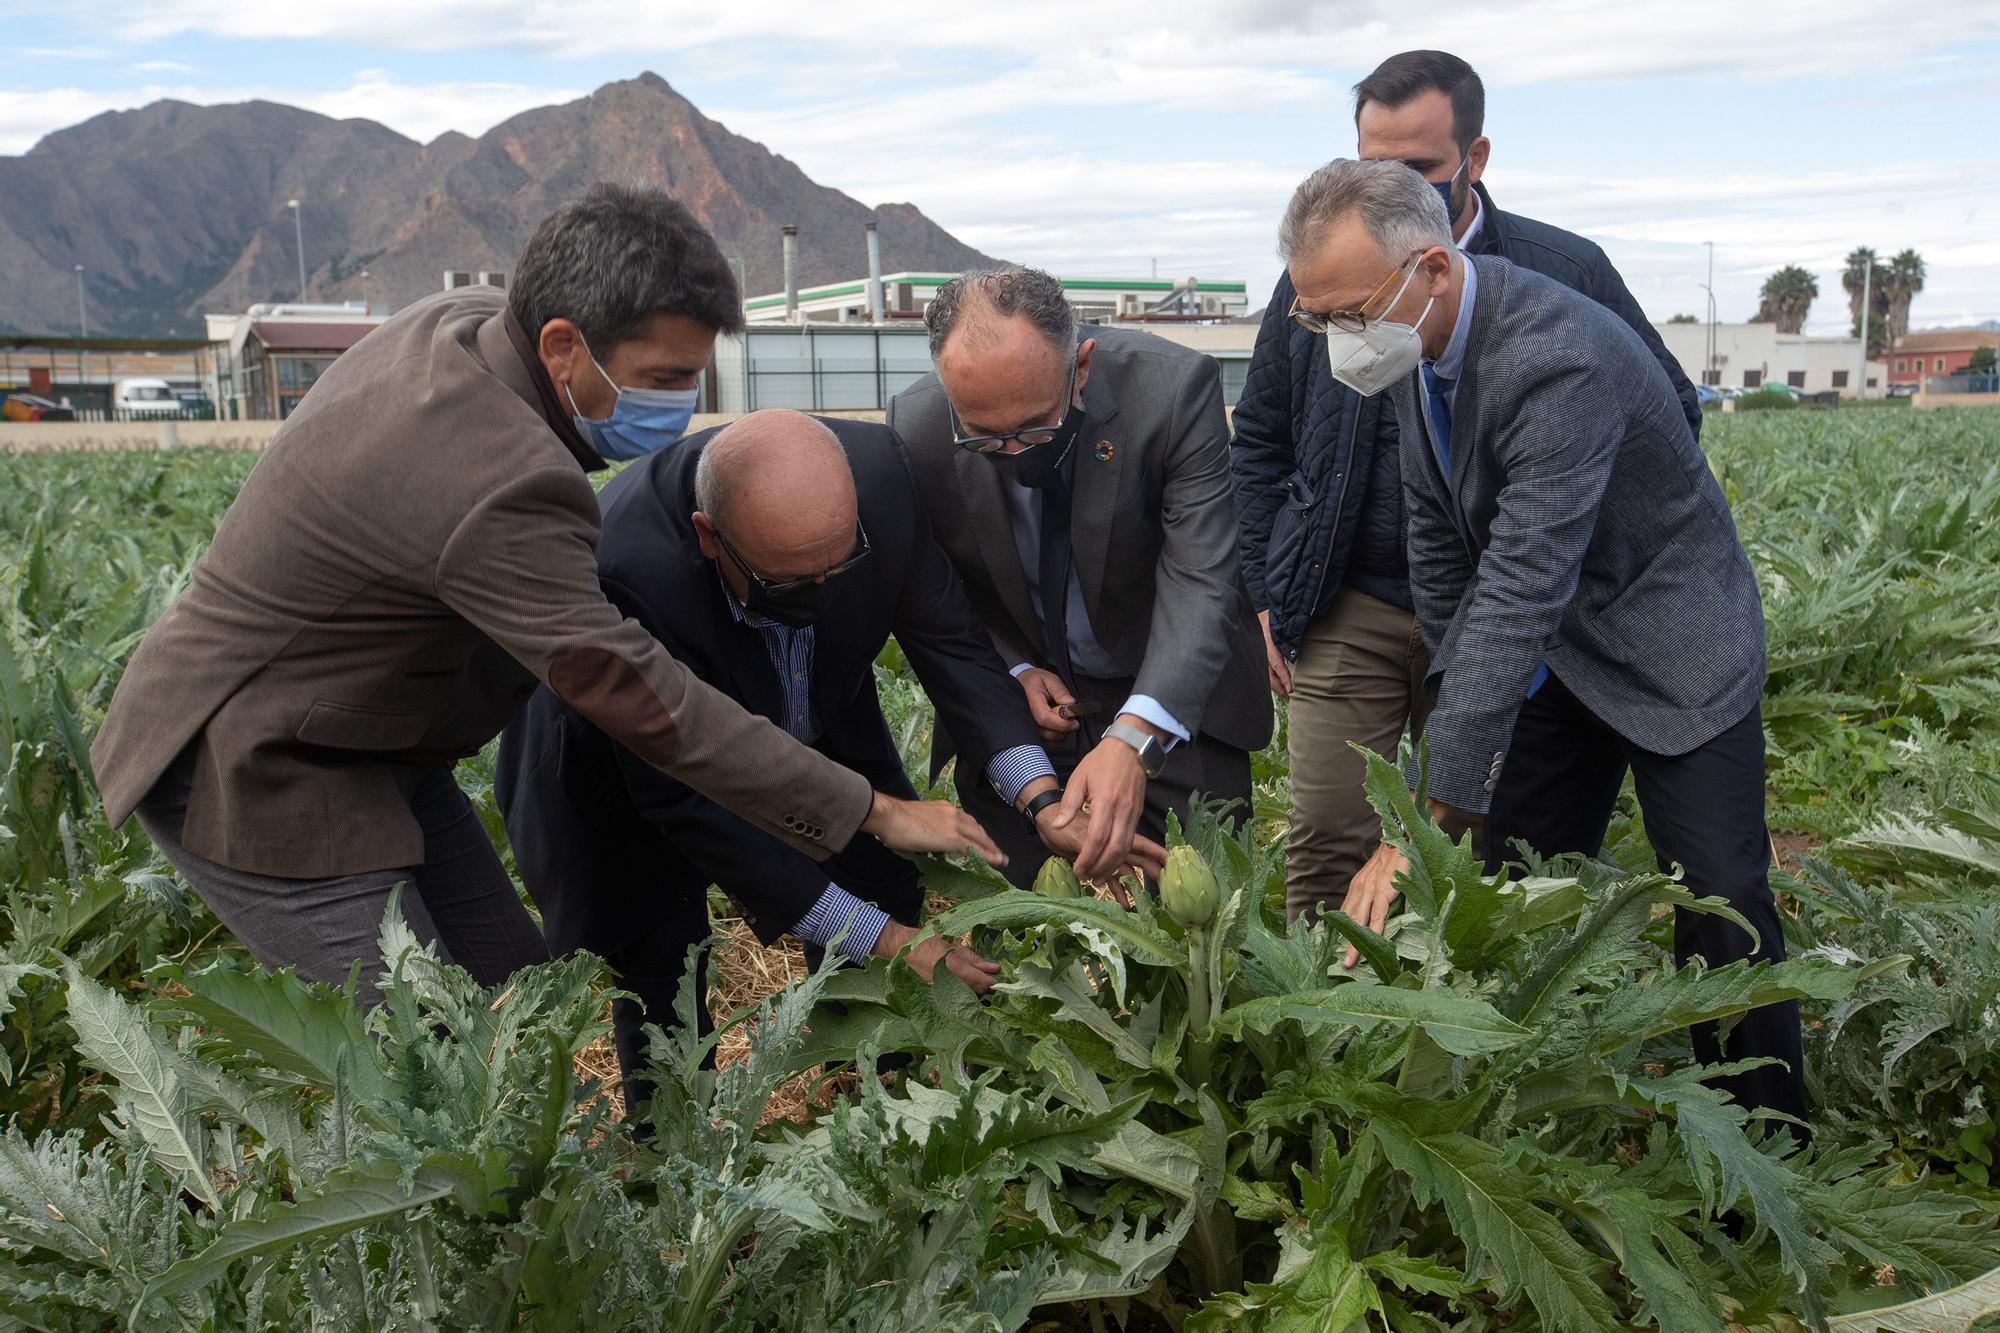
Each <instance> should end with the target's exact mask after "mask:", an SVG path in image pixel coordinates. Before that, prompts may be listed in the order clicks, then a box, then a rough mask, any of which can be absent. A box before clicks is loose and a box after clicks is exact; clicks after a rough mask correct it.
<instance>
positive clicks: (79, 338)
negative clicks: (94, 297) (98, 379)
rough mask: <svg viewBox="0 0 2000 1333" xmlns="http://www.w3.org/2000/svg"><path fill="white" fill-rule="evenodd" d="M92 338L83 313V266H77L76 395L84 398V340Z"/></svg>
mask: <svg viewBox="0 0 2000 1333" xmlns="http://www.w3.org/2000/svg"><path fill="white" fill-rule="evenodd" d="M89 336H90V330H89V327H88V321H87V320H86V319H85V318H84V313H83V265H81V264H78V265H77V266H76V395H77V398H78V399H79V400H81V399H82V397H83V340H84V339H85V338H87V337H89Z"/></svg>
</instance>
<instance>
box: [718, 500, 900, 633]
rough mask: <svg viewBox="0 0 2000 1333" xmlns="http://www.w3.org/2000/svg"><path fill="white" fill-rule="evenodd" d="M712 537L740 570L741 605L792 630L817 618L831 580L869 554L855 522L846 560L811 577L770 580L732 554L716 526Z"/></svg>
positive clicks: (863, 531) (731, 548)
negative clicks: (741, 577)
mask: <svg viewBox="0 0 2000 1333" xmlns="http://www.w3.org/2000/svg"><path fill="white" fill-rule="evenodd" d="M715 540H716V542H717V544H719V545H720V546H721V547H722V552H723V554H724V555H726V556H728V557H729V559H730V561H731V562H732V563H734V564H735V566H736V568H737V569H738V570H740V571H742V574H743V584H744V589H745V592H744V597H743V605H744V607H745V608H746V609H748V610H750V611H752V612H754V613H755V614H757V615H760V616H762V617H764V619H766V620H775V621H777V622H778V623H779V624H780V625H789V626H790V627H791V628H793V629H804V628H805V627H806V626H808V625H810V624H812V623H813V621H815V620H817V619H819V613H820V611H821V610H823V609H824V608H825V606H826V599H827V597H828V595H829V594H831V593H832V592H833V580H834V579H836V578H838V577H839V576H840V575H842V574H845V573H846V572H847V571H848V570H850V569H853V568H854V567H855V566H856V565H858V564H860V563H861V562H862V561H863V560H866V559H867V558H868V553H869V545H868V533H867V531H866V530H865V529H864V528H862V526H861V525H860V524H859V523H856V524H855V525H854V550H853V551H852V553H850V554H849V555H848V557H847V559H845V560H843V561H841V562H840V563H839V564H837V565H835V566H834V567H833V568H831V569H829V570H827V571H825V572H824V573H823V574H820V575H818V576H817V577H814V578H801V579H788V580H785V581H783V582H778V583H773V582H772V581H771V580H769V579H766V578H765V577H764V576H763V575H761V574H759V573H758V572H757V571H756V570H754V569H752V568H750V562H749V561H747V560H745V559H744V558H743V557H742V556H740V555H738V554H737V553H736V548H735V547H734V546H731V545H730V544H729V538H727V537H725V536H723V535H722V532H721V530H720V529H717V530H716V533H715Z"/></svg>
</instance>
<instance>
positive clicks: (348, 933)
mask: <svg viewBox="0 0 2000 1333" xmlns="http://www.w3.org/2000/svg"><path fill="white" fill-rule="evenodd" d="M192 763H193V751H192V750H189V751H188V753H186V754H184V755H182V756H181V757H180V758H179V759H178V760H176V761H175V762H174V764H173V766H172V767H171V768H169V769H168V770H167V771H166V772H165V773H164V774H162V775H161V777H160V780H159V782H157V783H155V784H154V786H153V790H152V791H151V792H149V793H148V794H147V796H146V799H145V800H144V801H143V802H141V803H140V806H139V825H140V827H142V828H144V829H145V830H146V836H147V837H149V838H151V839H152V840H153V845H154V846H156V847H158V848H159V849H160V851H161V852H162V853H163V854H164V855H165V856H166V858H167V860H168V861H169V862H171V863H172V864H173V867H174V869H176V870H178V871H180V873H181V878H183V879H185V880H186V881H187V882H188V883H189V884H191V885H193V886H194V890H195V892H196V893H199V894H200V895H201V897H202V901H203V902H206V903H207V904H208V905H209V907H210V909H211V910H213V911H214V913H215V915H216V917H217V918H218V919H220V920H221V922H222V924H223V925H225V926H227V927H229V929H230V930H231V931H232V932H234V934H235V935H236V937H237V938H238V939H240V940H242V941H243V943H244V944H246V945H248V946H249V949H250V954H251V956H252V957H253V958H255V959H256V960H257V961H258V962H259V963H262V964H263V965H264V966H265V967H267V968H279V967H293V968H296V969H298V974H299V975H300V976H301V977H304V978H305V979H306V980H307V981H326V982H332V983H334V984H339V983H341V982H344V981H346V980H347V973H348V970H349V969H350V968H351V967H352V966H353V965H354V961H355V960H356V959H357V958H358V959H360V960H362V962H361V982H360V998H361V1001H362V1003H364V1004H371V1005H372V1004H374V1003H376V1002H377V1001H379V1000H380V999H381V993H380V992H379V991H378V990H377V989H376V985H375V978H376V977H377V976H378V975H379V974H380V973H381V971H382V967H381V951H380V946H379V944H378V939H379V936H380V933H381V929H382V914H383V913H384V912H385V911H386V910H387V909H388V906H389V895H390V893H391V892H392V891H393V890H394V889H395V888H396V886H397V885H399V884H400V885H402V886H403V898H402V913H403V919H404V920H405V921H406V922H408V923H409V926H410V929H411V930H413V931H415V932H416V936H417V938H418V939H420V940H424V941H430V940H436V941H437V942H438V944H439V945H440V946H441V952H442V953H443V955H444V957H445V958H446V959H448V960H449V961H451V962H454V963H456V964H458V965H459V966H460V967H463V968H465V969H466V970H467V971H468V972H470V973H472V975H473V977H474V978H475V979H476V980H477V981H478V982H479V984H480V985H482V986H497V985H499V984H500V983H501V982H503V981H505V980H506V979H507V978H508V977H510V976H512V975H513V974H514V973H515V972H516V971H517V970H519V969H520V968H523V967H526V966H528V965H529V964H530V963H542V962H547V961H548V957H549V950H548V945H547V944H545V943H544V942H543V940H542V932H541V931H540V930H539V929H537V928H536V926H535V919H534V918H533V917H532V916H530V915H528V909H527V908H526V907H525V906H523V905H522V903H521V896H520V894H519V893H517V892H515V889H514V882H513V881H512V880H511V879H509V878H508V877H507V871H506V869H505V868H504V867H502V866H501V864H500V858H499V857H498V856H497V855H495V853H494V851H493V843H492V842H491V840H489V839H488V838H487V836H486V829H485V827H484V826H482V825H481V824H480V822H479V816H478V814H477V813H476V812H475V811H474V810H473V808H472V803H471V802H470V801H468V800H466V798H465V793H464V792H462V791H460V790H459V789H458V782H457V780H456V779H455V778H453V777H452V773H451V770H450V769H448V768H435V769H430V770H427V771H426V772H424V773H422V774H421V775H417V776H416V777H415V782H414V786H413V787H412V789H411V792H410V813H411V814H412V815H414V816H416V820H417V823H418V824H419V825H421V826H422V828H423V831H424V859H423V863H422V864H421V865H413V866H400V867H397V868H395V869H393V870H371V871H365V872H363V873H360V874H354V875H335V876H331V877H329V878H325V879H287V878H281V877H279V876H276V875H257V874H252V873H251V872H249V871H247V870H238V869H236V868H234V867H232V866H225V865H220V864H218V863H216V862H214V861H210V860H208V859H207V858H205V857H202V856H197V855H196V854H195V853H193V852H191V851H189V850H188V849H187V847H186V846H185V845H184V844H183V843H182V842H181V830H182V828H183V827H184V826H185V824H186V821H187V801H188V777H189V772H190V769H191V767H192Z"/></svg>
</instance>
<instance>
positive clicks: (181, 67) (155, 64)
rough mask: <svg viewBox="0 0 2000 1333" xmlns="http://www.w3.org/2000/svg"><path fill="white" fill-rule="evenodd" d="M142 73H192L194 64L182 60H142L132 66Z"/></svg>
mask: <svg viewBox="0 0 2000 1333" xmlns="http://www.w3.org/2000/svg"><path fill="white" fill-rule="evenodd" d="M132 68H133V69H136V70H138V71H139V72H140V73H142V74H192V73H194V66H193V65H190V64H187V63H186V62H184V61H180V60H141V61H139V62H138V63H137V64H135V65H133V66H132Z"/></svg>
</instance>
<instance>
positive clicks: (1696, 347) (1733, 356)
mask: <svg viewBox="0 0 2000 1333" xmlns="http://www.w3.org/2000/svg"><path fill="white" fill-rule="evenodd" d="M1653 329H1654V331H1655V332H1657V333H1658V334H1659V335H1660V341H1661V342H1664V343H1665V344H1666V345H1667V350H1668V351H1669V352H1671V353H1673V355H1674V359H1675V360H1677V361H1679V362H1680V365H1681V372H1682V373H1683V374H1685V375H1686V376H1687V377H1688V379H1690V380H1692V381H1693V382H1694V383H1696V384H1712V385H1715V386H1716V387H1718V388H1728V387H1734V388H1741V389H1760V388H1762V387H1764V386H1765V385H1767V384H1782V385H1784V386H1786V387H1787V388H1791V389H1797V390H1798V391H1799V392H1801V393H1826V392H1829V391H1830V392H1833V393H1838V394H1840V395H1842V396H1843V397H1853V396H1854V394H1855V391H1856V390H1857V389H1859V388H1860V387H1861V383H1860V379H1861V340H1860V339H1859V338H1839V337H1833V338H1827V337H1816V336H1813V335H1810V334H1804V333H1780V332H1778V326H1777V325H1775V324H1771V323H1753V324H1716V325H1713V326H1711V325H1708V324H1685V323H1683V324H1675V323H1671V322H1669V323H1665V324H1660V323H1655V324H1654V325H1653ZM1881 366H1882V363H1881V362H1880V361H1870V362H1869V363H1868V384H1867V388H1868V390H1869V391H1870V392H1871V393H1874V394H1877V395H1879V394H1880V393H1881V392H1882V387H1881V385H1880V384H1878V383H1877V381H1878V380H1879V379H1880V378H1881V373H1882V372H1881Z"/></svg>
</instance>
